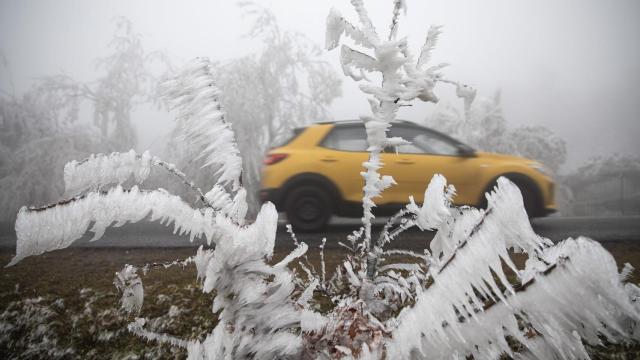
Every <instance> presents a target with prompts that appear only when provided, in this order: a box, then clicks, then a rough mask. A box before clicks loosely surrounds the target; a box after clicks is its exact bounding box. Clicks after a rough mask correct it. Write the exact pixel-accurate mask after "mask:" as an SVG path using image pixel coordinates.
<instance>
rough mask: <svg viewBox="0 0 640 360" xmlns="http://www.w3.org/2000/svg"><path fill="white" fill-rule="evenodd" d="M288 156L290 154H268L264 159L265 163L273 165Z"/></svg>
mask: <svg viewBox="0 0 640 360" xmlns="http://www.w3.org/2000/svg"><path fill="white" fill-rule="evenodd" d="M288 156H289V154H267V157H266V158H265V159H264V164H265V165H273V164H275V163H279V162H280V161H282V160H284V159H286V158H287V157H288Z"/></svg>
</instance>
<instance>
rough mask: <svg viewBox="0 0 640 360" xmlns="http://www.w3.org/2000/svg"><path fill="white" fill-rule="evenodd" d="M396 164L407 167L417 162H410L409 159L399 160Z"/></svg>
mask: <svg viewBox="0 0 640 360" xmlns="http://www.w3.org/2000/svg"><path fill="white" fill-rule="evenodd" d="M396 163H398V164H405V165H411V164H415V162H413V161H411V160H408V159H402V160H398V161H396Z"/></svg>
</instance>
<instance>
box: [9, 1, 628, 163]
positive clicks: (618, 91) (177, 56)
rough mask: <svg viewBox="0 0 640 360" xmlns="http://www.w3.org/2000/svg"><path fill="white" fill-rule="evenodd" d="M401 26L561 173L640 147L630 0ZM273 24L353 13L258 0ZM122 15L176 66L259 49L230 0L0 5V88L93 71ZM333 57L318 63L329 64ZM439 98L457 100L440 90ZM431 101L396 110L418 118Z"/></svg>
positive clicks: (412, 5)
mask: <svg viewBox="0 0 640 360" xmlns="http://www.w3.org/2000/svg"><path fill="white" fill-rule="evenodd" d="M407 2H408V8H409V12H408V16H407V17H405V18H403V19H402V22H401V33H408V34H409V39H410V42H411V43H412V47H413V48H416V47H417V46H419V45H420V44H421V43H422V41H423V39H424V36H425V33H426V30H427V29H428V26H429V25H431V24H442V25H444V28H443V31H444V33H443V35H442V36H441V38H440V42H439V45H438V49H437V51H436V53H435V61H436V62H438V61H446V62H448V63H450V64H451V66H450V67H449V68H448V69H446V71H445V73H446V74H447V77H448V78H449V79H451V80H456V81H461V82H464V83H467V84H470V85H472V86H474V87H476V88H477V89H478V91H479V93H480V94H485V95H491V94H492V93H493V92H494V91H495V90H496V89H501V90H502V96H503V106H504V113H505V117H506V119H507V120H508V122H509V123H510V124H512V125H514V126H515V125H523V124H531V125H544V126H547V127H548V128H550V129H551V130H553V131H554V132H556V133H557V134H558V135H559V136H561V137H562V138H564V139H565V140H566V141H567V150H568V160H567V163H566V167H567V168H575V167H576V166H578V165H580V164H581V163H582V162H583V161H584V160H586V159H588V158H590V157H594V156H599V155H601V156H608V155H611V154H614V153H621V154H632V155H637V154H640V143H639V142H638V141H637V137H638V135H639V134H640V101H638V100H640V91H639V90H638V84H639V83H640V41H638V39H637V36H638V34H640V21H639V20H640V19H639V17H640V2H638V1H635V0H619V1H591V0H590V1H577V0H576V1H562V2H558V1H553V0H544V1H528V2H522V1H517V2H516V1H509V0H491V1H482V2H479V1H472V0H469V1H460V0H457V1H451V0H446V1H445V0H440V1H435V0H434V1H415V0H414V1H407ZM258 3H260V4H261V5H263V6H266V7H268V8H271V9H272V11H273V12H274V13H275V15H276V17H277V18H278V21H279V23H280V26H281V27H282V28H283V29H290V30H296V31H299V32H301V33H303V34H305V35H307V36H308V37H309V38H311V39H312V40H313V41H315V42H316V43H317V44H319V45H323V44H324V28H325V25H324V23H325V18H326V15H327V13H328V11H329V9H330V7H332V6H334V7H336V8H338V9H339V10H340V11H341V12H342V13H343V14H345V15H347V16H348V17H351V18H352V19H355V15H354V14H353V11H352V9H351V7H350V6H349V3H348V1H346V0H331V1H311V0H304V1H303V0H296V1H293V0H291V1H260V2H258ZM367 3H368V8H369V9H370V12H371V15H372V17H373V19H374V21H375V22H376V23H377V24H378V26H387V25H386V24H388V22H389V13H390V8H391V2H390V1H384V2H383V1H375V2H374V1H368V2H367ZM118 16H124V17H126V18H128V19H130V20H131V22H132V23H133V25H134V27H135V31H137V32H139V33H141V34H142V35H143V41H144V46H145V48H146V49H151V50H153V49H161V50H164V51H166V52H167V54H169V55H170V56H171V57H172V59H173V60H174V62H175V63H176V64H180V63H181V62H184V61H186V60H189V59H191V58H193V57H196V56H207V57H209V58H211V59H213V60H224V59H231V58H235V57H238V56H241V55H244V54H247V53H251V52H252V51H253V50H254V49H255V48H256V46H258V45H259V44H258V43H257V42H256V41H255V40H252V39H250V38H248V37H246V36H244V34H246V32H247V31H248V27H249V26H250V21H249V20H248V19H246V18H243V13H242V10H241V9H239V8H238V7H237V6H236V5H235V3H234V2H230V1H180V2H178V1H128V0H125V1H108V2H107V1H68V0H64V1H60V0H56V1H53V0H50V1H33V0H26V1H2V2H1V3H0V53H1V54H2V57H3V58H4V59H3V61H4V62H6V64H7V66H6V67H5V68H6V69H8V71H6V70H3V71H2V72H1V73H0V76H1V78H0V88H1V89H2V91H5V92H12V93H15V94H20V93H21V92H24V91H26V90H27V89H28V88H29V86H30V85H31V84H32V83H33V81H34V79H36V78H38V77H41V76H46V75H53V74H57V73H65V74H67V75H70V76H72V77H73V78H76V79H78V80H91V79H94V78H95V77H96V75H95V62H94V59H96V58H97V57H100V56H104V55H105V54H107V53H108V43H109V40H110V39H111V36H112V34H113V29H114V22H113V20H114V18H116V17H118ZM338 55H339V54H338V52H337V51H334V52H331V53H326V54H325V55H324V56H325V58H326V59H327V60H328V61H330V62H331V63H332V64H335V68H336V70H337V71H339V65H338ZM438 90H439V91H440V92H439V94H440V95H441V97H442V100H443V101H457V100H456V99H455V97H454V91H453V89H451V88H450V87H447V86H442V87H440V88H439V89H438ZM432 106H433V105H416V106H413V107H411V108H405V109H403V111H402V113H401V114H400V115H399V117H400V118H405V119H410V120H422V119H423V118H424V117H425V116H426V115H427V114H428V112H429V109H430V107H432ZM330 111H331V114H332V115H333V117H334V118H335V119H344V118H354V117H357V116H359V115H361V114H366V113H368V112H369V109H368V105H367V103H366V101H365V98H364V97H363V96H362V94H361V93H360V92H359V91H358V89H357V87H356V85H355V84H354V83H353V82H352V81H350V80H348V79H345V81H344V82H343V96H342V97H341V98H339V99H338V100H336V101H334V102H333V104H332V105H331V107H330ZM132 119H133V121H134V123H135V125H136V127H137V128H138V130H139V132H140V134H139V136H140V141H139V144H138V147H139V149H141V150H142V149H146V148H148V147H152V148H153V147H155V146H157V144H158V142H160V143H161V142H162V141H160V140H159V139H161V138H162V136H163V135H164V134H165V133H166V132H167V131H168V129H169V127H170V119H169V116H168V115H166V114H164V113H162V112H158V111H155V110H153V109H150V108H149V109H143V110H139V111H137V112H136V114H134V116H133V117H132Z"/></svg>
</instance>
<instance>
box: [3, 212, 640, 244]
mask: <svg viewBox="0 0 640 360" xmlns="http://www.w3.org/2000/svg"><path fill="white" fill-rule="evenodd" d="M359 224H360V223H359V220H358V219H345V218H340V219H336V220H334V221H332V224H331V225H330V226H329V228H328V229H327V231H326V232H324V233H318V234H297V236H298V239H299V240H300V241H304V242H306V243H307V244H309V245H310V246H316V245H318V244H320V242H321V241H322V238H323V237H326V238H327V247H328V248H329V247H337V246H339V245H338V242H339V241H342V242H345V241H346V237H347V235H348V234H350V233H351V232H352V231H353V230H357V229H358V228H359ZM380 224H382V222H380V221H379V222H377V226H376V227H374V234H375V230H377V229H379V228H380V226H381V225H380ZM532 225H533V229H534V230H535V231H536V233H538V234H539V235H541V236H544V237H547V238H549V239H551V240H553V241H560V240H563V239H566V238H568V237H577V236H580V235H583V236H587V237H590V238H592V239H594V240H598V241H601V242H605V241H640V216H624V217H547V218H541V219H535V220H533V221H532ZM172 229H173V228H172V227H170V228H167V227H165V226H163V225H160V224H158V223H150V222H141V223H137V224H128V225H125V226H123V227H121V228H110V229H108V230H107V232H106V234H105V236H104V237H103V238H102V239H100V240H98V241H96V242H89V241H88V240H89V239H90V236H85V237H84V238H82V239H80V240H78V241H76V242H75V243H74V244H73V245H72V246H81V247H120V248H122V247H131V248H139V247H185V246H187V247H188V246H198V245H199V244H203V243H204V241H203V240H195V241H194V243H193V244H192V243H190V242H189V238H188V237H186V236H177V235H173V234H172ZM433 234H434V233H433V232H428V231H427V232H422V231H419V230H416V229H413V230H409V231H407V232H405V233H404V234H403V235H402V236H401V237H400V238H399V239H398V240H397V241H395V242H394V246H393V247H397V248H410V249H423V248H425V247H426V246H427V245H428V243H429V242H430V241H431V239H432V238H433ZM15 243H16V238H15V232H14V231H13V225H12V224H10V223H0V247H2V248H5V249H6V248H13V249H15ZM291 244H292V242H291V239H290V237H289V235H288V234H287V232H286V228H285V222H284V221H281V225H280V226H279V228H278V236H277V240H276V246H277V247H284V248H288V247H291Z"/></svg>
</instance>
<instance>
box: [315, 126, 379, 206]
mask: <svg viewBox="0 0 640 360" xmlns="http://www.w3.org/2000/svg"><path fill="white" fill-rule="evenodd" d="M319 146H320V147H321V148H322V149H321V151H319V152H318V159H317V160H318V162H317V164H318V169H317V172H319V173H321V174H322V175H324V176H325V177H327V178H329V179H330V180H331V181H332V182H333V183H334V184H335V185H336V186H337V187H338V189H339V190H340V192H341V193H342V196H343V199H344V200H346V201H350V202H360V201H362V187H363V186H364V179H363V178H362V176H361V175H360V172H362V171H363V168H362V163H363V162H364V161H366V160H367V159H368V157H369V153H367V152H366V150H367V139H366V132H365V130H364V126H363V125H362V124H346V125H342V124H341V125H336V126H334V128H333V129H331V130H330V131H329V134H327V136H326V137H325V138H324V140H323V141H322V142H321V143H320V144H319Z"/></svg>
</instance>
